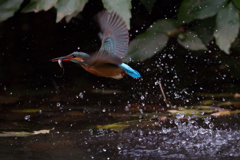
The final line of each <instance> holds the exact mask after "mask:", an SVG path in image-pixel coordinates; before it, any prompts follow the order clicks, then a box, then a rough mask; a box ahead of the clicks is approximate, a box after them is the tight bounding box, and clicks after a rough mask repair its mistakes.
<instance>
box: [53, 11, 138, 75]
mask: <svg viewBox="0 0 240 160" xmlns="http://www.w3.org/2000/svg"><path fill="white" fill-rule="evenodd" d="M96 18H97V22H98V23H99V26H100V29H101V32H100V38H101V39H102V45H101V47H100V49H99V51H97V52H95V53H93V54H92V55H89V54H87V53H84V52H73V53H71V54H69V55H67V56H63V57H58V58H54V59H52V62H59V65H60V66H61V63H62V61H71V62H74V63H77V64H79V65H81V66H82V67H83V68H84V69H85V70H86V71H88V72H90V73H92V74H94V75H97V76H102V77H109V78H114V79H121V78H123V77H124V76H126V75H129V76H131V77H133V78H140V77H141V75H140V73H139V72H138V71H136V70H134V69H132V68H131V67H130V66H129V65H127V64H125V63H123V61H122V58H124V57H125V55H126V54H127V50H128V42H129V35H128V28H127V25H126V23H125V21H124V20H123V19H122V18H121V17H120V16H119V15H118V14H116V13H114V12H111V13H109V12H108V11H106V10H104V11H101V12H99V13H98V14H97V16H96ZM61 67H62V66H61Z"/></svg>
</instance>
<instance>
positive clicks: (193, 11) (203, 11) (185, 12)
mask: <svg viewBox="0 0 240 160" xmlns="http://www.w3.org/2000/svg"><path fill="white" fill-rule="evenodd" d="M226 2H227V0H211V1H209V0H201V1H196V0H184V1H183V2H182V4H181V6H180V8H179V11H178V15H177V16H178V20H179V21H180V22H182V23H183V22H184V23H189V22H191V21H193V20H195V19H204V18H208V17H211V16H214V15H216V14H217V12H218V10H219V9H221V8H222V7H223V6H224V5H225V4H226Z"/></svg>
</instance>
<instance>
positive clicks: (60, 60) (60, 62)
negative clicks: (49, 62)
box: [58, 59, 63, 68]
mask: <svg viewBox="0 0 240 160" xmlns="http://www.w3.org/2000/svg"><path fill="white" fill-rule="evenodd" d="M58 64H59V66H60V67H61V68H63V64H62V59H58Z"/></svg>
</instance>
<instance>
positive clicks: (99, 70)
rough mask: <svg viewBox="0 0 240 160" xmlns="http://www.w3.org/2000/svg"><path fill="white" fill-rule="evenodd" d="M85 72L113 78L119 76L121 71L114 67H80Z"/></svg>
mask: <svg viewBox="0 0 240 160" xmlns="http://www.w3.org/2000/svg"><path fill="white" fill-rule="evenodd" d="M82 67H83V68H84V69H85V70H86V71H88V72H90V73H92V74H94V75H97V76H102V77H115V76H118V75H120V74H121V73H122V72H123V71H122V69H121V68H119V67H117V66H116V67H115V66H99V67H88V66H82Z"/></svg>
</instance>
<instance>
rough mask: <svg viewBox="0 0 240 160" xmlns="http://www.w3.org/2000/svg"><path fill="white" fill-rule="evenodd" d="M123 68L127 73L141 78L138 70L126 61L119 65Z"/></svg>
mask: <svg viewBox="0 0 240 160" xmlns="http://www.w3.org/2000/svg"><path fill="white" fill-rule="evenodd" d="M119 67H120V68H121V69H122V70H124V71H126V72H127V74H128V75H129V76H131V77H133V78H140V77H141V75H140V73H139V72H138V71H136V70H134V69H132V68H131V67H130V66H129V65H127V64H125V63H122V64H121V65H120V66H119Z"/></svg>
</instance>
